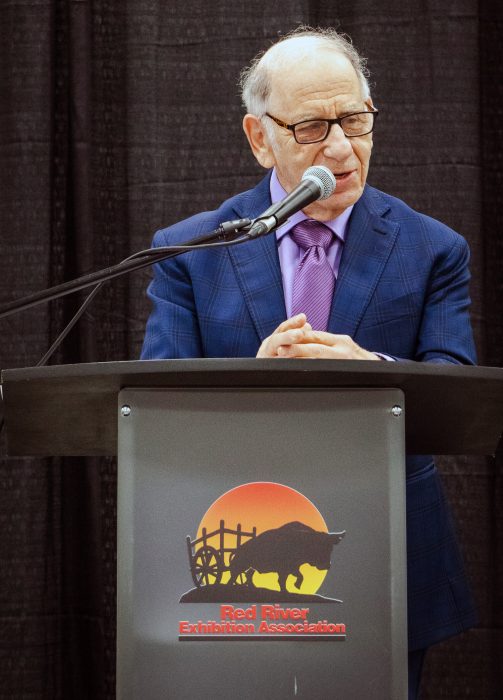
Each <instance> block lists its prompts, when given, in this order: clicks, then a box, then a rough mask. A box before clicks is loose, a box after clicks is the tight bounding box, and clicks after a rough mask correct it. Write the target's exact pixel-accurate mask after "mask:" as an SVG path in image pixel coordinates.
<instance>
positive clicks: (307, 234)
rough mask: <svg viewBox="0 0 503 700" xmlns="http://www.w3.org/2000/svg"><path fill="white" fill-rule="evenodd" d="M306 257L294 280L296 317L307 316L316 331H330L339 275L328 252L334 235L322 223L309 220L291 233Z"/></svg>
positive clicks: (303, 258) (293, 295)
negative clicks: (329, 321) (329, 324)
mask: <svg viewBox="0 0 503 700" xmlns="http://www.w3.org/2000/svg"><path fill="white" fill-rule="evenodd" d="M290 235H291V236H292V238H293V240H294V241H295V243H297V245H298V246H299V248H301V249H302V250H304V251H305V252H304V255H303V256H302V259H301V261H300V263H299V265H298V267H297V269H296V270H295V276H294V278H293V294H292V316H295V315H296V314H300V313H302V312H303V313H305V314H306V316H307V320H308V321H309V323H310V324H311V326H312V327H313V329H314V330H316V331H326V330H327V326H328V317H329V315H330V307H331V305H332V297H333V294H334V287H335V275H334V271H333V270H332V267H331V266H330V263H329V262H328V260H327V255H326V250H327V248H328V246H329V245H330V243H331V241H332V239H333V236H334V234H333V233H332V231H331V230H330V229H329V228H328V226H325V225H324V224H321V223H320V222H319V221H313V220H312V219H307V220H305V221H301V223H300V224H297V225H296V226H294V227H293V229H292V231H291V234H290Z"/></svg>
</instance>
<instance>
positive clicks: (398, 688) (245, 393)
mask: <svg viewBox="0 0 503 700" xmlns="http://www.w3.org/2000/svg"><path fill="white" fill-rule="evenodd" d="M397 407H400V408H401V409H402V410H401V411H400V410H399V409H398V408H397ZM403 409H404V396H403V393H402V392H401V391H400V390H398V389H373V390H364V389H299V388H291V389H273V388H263V389H261V388H256V389H250V388H245V389H239V388H232V389H204V388H202V389H197V388H191V389H166V388H164V389H151V388H149V389H141V388H134V389H123V390H122V391H121V392H120V394H119V403H118V423H119V427H118V457H119V472H118V615H117V619H118V629H117V697H118V698H120V700H133V699H134V700H158V699H159V698H163V699H164V698H173V699H175V700H183V699H185V698H187V700H189V699H190V700H202V699H203V698H204V699H207V698H216V697H219V698H222V699H227V698H228V699H229V700H230V699H231V698H232V699H235V698H240V700H248V699H250V700H252V699H260V700H263V699H269V698H270V699H271V700H273V699H274V700H281V699H282V698H292V697H296V696H298V697H302V698H311V699H312V700H319V699H320V698H329V697H330V698H364V697H372V698H376V699H377V700H379V699H382V700H390V698H393V700H395V699H401V698H403V699H405V698H406V697H407V630H406V619H407V618H406V552H405V465H404V460H405V444H404V423H405V416H404V410H403Z"/></svg>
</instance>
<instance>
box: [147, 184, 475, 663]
mask: <svg viewBox="0 0 503 700" xmlns="http://www.w3.org/2000/svg"><path fill="white" fill-rule="evenodd" d="M270 204H271V201H270V194H269V176H267V177H266V178H264V180H262V182H260V183H259V184H258V185H257V187H255V188H254V189H252V190H249V191H247V192H244V193H242V194H239V195H237V196H235V197H233V198H231V199H229V200H227V201H226V202H224V203H223V204H222V206H221V207H220V208H219V209H218V210H216V211H211V212H204V213H201V214H197V215H196V216H193V217H191V218H189V219H187V220H185V221H182V222H180V223H178V224H175V225H174V226H171V227H170V228H167V229H164V230H161V231H159V232H157V233H156V235H155V238H154V245H155V246H163V245H174V244H177V243H182V242H183V241H186V240H188V239H190V238H194V237H196V236H198V235H201V234H203V233H206V232H209V231H211V230H213V229H214V228H216V227H217V226H218V224H220V223H221V222H223V221H228V220H232V219H239V218H245V217H248V218H254V217H256V216H258V215H259V214H261V213H262V212H263V211H264V210H265V209H267V207H269V206H270ZM468 260H469V251H468V246H467V244H466V242H465V241H464V239H463V238H462V237H461V236H459V235H458V234H457V233H455V232H454V231H452V230H451V229H449V228H448V227H447V226H445V225H443V224H441V223H440V222H438V221H435V220H434V219H431V218H429V217H427V216H424V215H422V214H419V213H417V212H415V211H413V210H412V209H410V207H408V206H407V205H406V204H404V203H403V202H402V201H400V200H398V199H396V198H394V197H390V196H389V195H386V194H384V193H382V192H380V191H378V190H376V189H374V188H372V187H370V186H368V185H367V186H366V187H365V190H364V192H363V195H362V197H361V198H360V199H359V201H358V202H357V203H356V205H355V207H354V209H353V212H352V214H351V218H350V222H349V229H348V232H347V237H346V242H345V244H344V249H343V254H342V259H341V264H340V268H339V275H338V278H337V284H336V289H335V294H334V299H333V303H332V310H331V314H330V320H329V326H328V330H329V331H331V332H333V333H341V334H347V335H350V336H351V337H352V338H353V339H354V340H355V341H356V342H357V343H358V344H359V345H361V346H362V347H364V348H366V349H367V350H371V351H375V352H381V353H385V354H387V355H391V356H393V357H395V358H397V359H404V360H415V361H419V362H444V363H445V362H448V363H465V364H472V363H473V362H474V361H475V351H474V345H473V338H472V331H471V326H470V321H469V315H468V307H469V303H470V300H469V296H468V282H469V272H468ZM148 295H149V297H150V299H151V300H152V302H153V310H152V313H151V315H150V318H149V320H148V323H147V329H146V334H145V339H144V344H143V350H142V355H141V356H142V359H161V358H190V357H254V356H255V355H256V353H257V350H258V348H259V345H260V343H261V342H262V340H263V339H264V338H266V337H267V336H268V335H270V334H271V333H272V332H273V331H274V329H275V328H276V327H277V326H278V325H279V324H280V323H281V322H282V321H283V320H285V318H286V310H285V303H284V297H283V287H282V278H281V270H280V264H279V258H278V252H277V247H276V239H275V236H274V235H269V236H265V237H263V238H259V239H257V240H255V241H251V242H248V243H245V244H243V245H239V246H235V247H230V248H222V249H216V250H208V251H203V250H200V251H197V252H194V253H187V254H185V255H182V256H179V257H177V258H175V259H171V260H167V261H165V262H162V263H159V264H158V265H156V266H155V271H154V279H153V281H152V283H151V284H150V286H149V289H148ZM407 564H408V618H409V650H414V649H418V648H424V647H427V646H430V645H431V644H433V643H435V642H438V641H440V640H442V639H444V638H446V637H448V636H450V635H452V634H456V633H458V632H460V631H462V630H463V629H466V628H467V627H470V626H471V625H473V624H474V623H475V621H476V615H475V612H474V608H473V602H472V598H471V595H470V591H469V587H468V584H467V582H466V578H465V574H464V571H463V564H462V561H461V556H460V553H459V549H458V546H457V542H456V538H455V534H454V530H453V525H452V521H451V517H450V513H449V509H448V506H447V504H446V502H445V498H444V495H443V492H442V487H441V484H440V481H439V476H438V473H437V470H436V467H435V465H434V464H433V461H432V460H431V458H429V457H426V456H409V457H408V458H407Z"/></svg>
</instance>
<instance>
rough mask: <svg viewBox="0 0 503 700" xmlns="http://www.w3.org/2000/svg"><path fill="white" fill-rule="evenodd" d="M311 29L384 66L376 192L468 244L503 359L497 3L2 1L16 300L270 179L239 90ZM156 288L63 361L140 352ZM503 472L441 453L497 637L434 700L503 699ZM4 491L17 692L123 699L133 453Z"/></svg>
mask: <svg viewBox="0 0 503 700" xmlns="http://www.w3.org/2000/svg"><path fill="white" fill-rule="evenodd" d="M301 23H309V24H312V25H321V26H328V25H331V26H337V27H338V28H340V29H341V30H343V31H345V32H347V33H348V34H349V35H350V36H351V37H352V38H353V41H354V43H355V45H356V46H357V48H358V49H359V50H360V51H361V52H362V53H363V54H364V55H366V56H368V58H369V67H370V69H371V73H372V78H371V85H372V94H373V98H374V102H375V103H376V104H377V106H378V107H379V108H380V110H381V115H380V117H379V122H378V126H377V131H376V134H375V147H374V155H373V160H372V164H371V171H370V176H369V182H370V183H371V184H372V185H374V186H376V187H379V188H380V189H383V190H385V191H387V192H389V193H390V194H393V195H396V196H398V197H401V198H403V199H405V200H406V201H407V202H408V203H409V204H410V205H412V206H413V207H415V208H417V209H419V210H421V211H423V212H425V213H427V214H430V215H431V216H434V217H435V218H439V219H441V220H442V221H444V222H445V223H447V224H448V225H450V226H452V227H453V228H454V229H456V230H458V231H459V232H461V233H462V234H463V235H464V236H465V237H466V238H467V240H468V241H469V243H470V245H471V249H472V272H473V282H472V288H471V290H472V298H473V313H472V318H473V324H474V329H475V333H476V340H477V345H478V351H479V358H480V363H481V364H488V365H497V366H501V365H503V357H502V355H503V289H502V287H503V236H502V233H503V196H502V192H503V182H502V180H503V167H502V166H503V163H502V160H503V149H502V142H503V133H502V130H503V112H502V107H501V105H502V104H503V100H502V97H503V95H502V92H503V80H502V73H503V67H502V63H501V56H500V44H501V36H502V35H503V8H502V6H501V4H500V3H499V2H498V1H497V0H480V1H479V2H477V1H476V0H450V1H448V0H440V1H438V0H437V1H436V2H434V1H433V0H419V1H416V2H412V1H411V0H401V1H400V2H398V1H397V0H388V2H387V3H382V2H379V0H351V1H350V0H347V1H344V0H340V1H338V2H325V1H324V0H294V1H293V2H290V3H288V4H287V5H286V4H285V3H282V4H281V5H280V4H278V3H268V2H265V1H264V0H258V1H256V2H253V3H236V2H231V1H230V0H213V1H212V2H203V1H202V0H193V2H191V3H187V2H184V1H182V0H169V2H168V0H121V1H120V2H113V0H37V1H35V0H33V1H29V0H1V7H0V36H1V42H0V222H1V253H2V255H1V257H0V270H1V272H0V302H2V303H4V302H7V301H10V300H13V299H15V298H18V297H21V296H24V295H26V294H29V293H31V292H34V291H37V290H39V289H41V288H44V287H47V286H49V285H54V284H57V283H59V282H62V281H64V280H66V279H70V278H72V277H74V276H77V275H80V274H83V273H85V272H87V271H91V270H95V269H98V268H100V267H104V266H107V265H109V264H112V263H114V262H117V261H119V260H120V259H122V258H124V257H126V256H127V255H128V254H130V253H131V252H133V251H135V250H138V249H142V248H145V247H147V246H148V245H149V243H150V239H151V236H152V233H153V232H154V230H156V229H157V228H161V227H164V226H167V225H168V224H170V223H173V222H175V221H177V220H179V219H181V218H184V217H186V216H188V215H190V214H192V213H195V212H197V211H200V210H202V209H205V208H214V207H215V206H217V205H218V204H219V203H220V202H221V201H222V200H223V199H224V198H226V197H227V196H230V195H232V194H234V193H236V192H239V191H242V190H243V189H245V188H248V187H250V186H252V185H253V184H255V183H256V182H257V180H258V178H259V177H260V176H261V174H262V172H261V169H260V167H259V166H258V165H257V164H256V163H255V162H254V160H253V157H252V155H251V153H250V152H249V149H248V147H247V144H246V142H245V138H244V135H243V134H242V131H241V126H240V122H241V116H242V110H241V107H240V104H239V97H238V90H237V87H236V80H237V76H238V73H239V70H240V68H241V67H242V66H243V65H244V64H246V63H247V62H248V61H249V59H250V58H251V57H252V56H253V55H254V54H255V53H256V52H257V51H258V50H260V49H262V48H265V47H267V46H268V45H269V43H270V42H271V41H272V40H274V39H275V38H276V37H277V36H278V35H279V34H281V33H285V32H286V31H288V30H290V29H292V28H293V27H295V26H297V25H298V24H301ZM148 279H149V273H147V272H143V273H136V274H135V275H132V276H130V278H129V279H122V280H116V281H114V282H112V283H109V284H108V285H107V286H106V287H105V288H104V289H103V290H102V291H101V292H100V294H99V296H98V297H97V298H96V299H95V301H94V303H93V305H92V306H91V307H90V308H89V310H88V311H87V313H86V314H85V316H84V317H83V318H82V320H81V321H80V322H79V324H78V326H77V327H76V329H75V330H74V331H73V332H72V333H71V334H70V335H69V336H68V338H67V339H66V341H65V342H64V344H63V345H62V346H61V348H60V349H59V350H58V352H57V353H56V354H55V355H54V357H53V358H52V359H51V363H68V362H84V361H85V362H94V361H106V360H123V359H134V358H136V357H138V354H139V349H140V346H141V340H142V335H143V329H144V324H145V320H146V316H147V313H148V307H147V303H146V299H145V295H144V290H145V287H146V285H147V283H148ZM80 300H81V298H80V297H79V295H76V296H75V297H74V298H66V299H65V300H63V301H59V302H53V303H51V304H50V305H46V306H40V307H37V308H35V309H30V310H27V311H25V312H23V313H21V314H19V315H18V316H11V317H9V318H7V319H3V320H1V321H0V333H1V343H0V367H2V368H8V367H22V366H31V365H34V364H35V363H36V362H37V361H38V359H39V358H40V357H41V356H42V355H43V354H44V352H45V350H46V349H47V347H48V346H49V344H50V342H51V341H52V340H53V339H54V338H55V337H56V335H57V334H58V332H59V330H61V328H62V326H63V325H64V323H65V321H66V320H68V319H69V318H70V316H71V314H72V312H73V311H74V310H75V309H76V307H77V304H78V303H79V301H80ZM502 464H503V460H502V459H501V458H497V459H482V458H481V459H474V458H463V457H460V458H443V459H442V460H441V469H442V473H443V479H444V483H445V486H446V489H447V492H448V495H449V498H450V500H451V503H452V505H453V508H454V511H455V515H456V517H457V522H458V530H459V533H460V539H461V541H462V545H463V549H464V552H465V559H466V565H467V569H468V572H469V575H470V577H471V580H472V582H473V587H474V591H475V594H476V598H477V601H478V605H479V610H480V624H479V626H478V627H477V628H475V629H473V630H471V631H469V632H467V633H465V634H463V635H460V636H459V637H456V638H454V639H451V640H448V641H446V642H444V643H443V644H440V645H438V646H437V647H435V648H434V649H433V650H432V651H431V653H430V654H429V657H428V659H427V663H426V668H425V675H424V682H423V697H424V698H432V699H435V700H438V699H439V698H460V697H470V698H481V699H482V698H483V699H486V698H496V697H499V694H498V693H499V692H500V691H501V688H502V687H503V679H502V676H501V664H502V661H503V654H502V651H503V649H502V647H503V636H502V632H501V630H502V627H503V614H502V610H503V606H502V597H503V575H502V574H503V572H502V564H501V562H502V545H503V518H502V515H501V503H502V502H503V498H502V497H503V489H502ZM0 484H1V489H0V528H1V529H0V532H1V536H0V581H1V586H0V600H1V604H0V698H9V699H10V698H12V699H14V698H16V699H17V698H51V699H52V698H57V699H59V698H61V699H65V700H67V699H68V698H72V699H80V698H92V699H93V700H94V699H99V698H112V697H114V692H115V675H114V665H115V655H114V646H115V592H116V580H115V526H116V517H115V515H116V511H115V508H116V506H115V493H116V471H115V463H114V461H113V460H77V459H73V460H69V459H65V460H62V459H58V460H35V459H26V460H19V459H15V460H14V459H10V460H7V459H4V460H3V461H2V465H1V469H0Z"/></svg>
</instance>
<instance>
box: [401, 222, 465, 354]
mask: <svg viewBox="0 0 503 700" xmlns="http://www.w3.org/2000/svg"><path fill="white" fill-rule="evenodd" d="M469 260H470V252H469V248H468V244H467V243H466V241H465V240H464V238H462V237H461V236H459V235H457V234H456V235H455V238H454V243H453V245H452V246H451V247H450V248H448V249H446V250H443V251H442V252H441V253H440V254H439V255H438V256H437V258H436V260H435V262H434V264H433V266H432V269H431V273H430V278H429V280H428V288H427V294H426V298H425V302H424V305H423V312H422V317H421V323H420V329H419V333H418V337H417V345H416V356H415V358H414V359H415V360H417V361H420V362H437V363H453V364H474V363H475V362H476V353H475V345H474V341H473V333H472V327H471V323H470V316H469V307H470V296H469V282H470V272H469V269H468V263H469Z"/></svg>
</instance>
